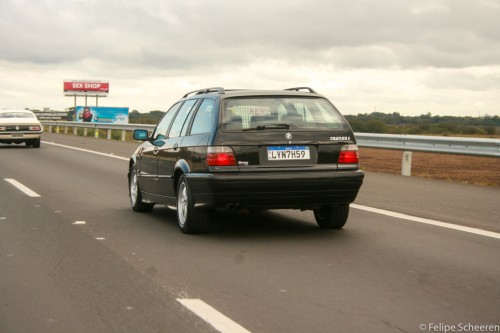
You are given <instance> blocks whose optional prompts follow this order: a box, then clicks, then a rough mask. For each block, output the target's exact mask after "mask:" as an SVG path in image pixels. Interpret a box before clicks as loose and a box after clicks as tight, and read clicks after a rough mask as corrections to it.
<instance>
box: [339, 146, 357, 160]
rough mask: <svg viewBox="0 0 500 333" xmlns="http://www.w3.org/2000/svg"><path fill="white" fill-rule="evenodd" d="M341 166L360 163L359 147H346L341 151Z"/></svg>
mask: <svg viewBox="0 0 500 333" xmlns="http://www.w3.org/2000/svg"><path fill="white" fill-rule="evenodd" d="M338 163H339V164H356V163H359V153H358V146H357V145H345V146H343V147H342V149H341V150H340V155H339V160H338Z"/></svg>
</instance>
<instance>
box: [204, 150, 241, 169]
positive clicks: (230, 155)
mask: <svg viewBox="0 0 500 333" xmlns="http://www.w3.org/2000/svg"><path fill="white" fill-rule="evenodd" d="M207 165H208V166H234V165H236V157H235V156H234V152H233V150H232V149H231V148H230V147H208V148H207Z"/></svg>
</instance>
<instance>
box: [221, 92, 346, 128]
mask: <svg viewBox="0 0 500 333" xmlns="http://www.w3.org/2000/svg"><path fill="white" fill-rule="evenodd" d="M222 107H223V108H222V110H223V112H222V128H223V130H224V131H229V132H243V131H258V130H273V129H286V130H289V131H294V130H296V131H304V130H313V131H316V130H339V129H345V128H347V127H348V125H347V123H346V121H345V120H344V118H343V117H342V116H341V115H340V113H339V112H338V111H337V109H336V108H335V107H334V106H333V105H332V104H331V103H330V102H328V101H327V100H326V99H324V98H317V97H252V98H228V99H226V100H224V103H223V105H222Z"/></svg>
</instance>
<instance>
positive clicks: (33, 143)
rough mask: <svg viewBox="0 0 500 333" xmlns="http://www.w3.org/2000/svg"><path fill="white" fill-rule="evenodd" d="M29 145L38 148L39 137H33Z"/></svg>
mask: <svg viewBox="0 0 500 333" xmlns="http://www.w3.org/2000/svg"><path fill="white" fill-rule="evenodd" d="M30 146H31V147H33V148H40V139H33V140H32V141H31V144H30Z"/></svg>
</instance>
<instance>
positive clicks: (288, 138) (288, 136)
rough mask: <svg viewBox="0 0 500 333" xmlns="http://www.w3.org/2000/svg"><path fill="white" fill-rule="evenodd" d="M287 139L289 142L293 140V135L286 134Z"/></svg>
mask: <svg viewBox="0 0 500 333" xmlns="http://www.w3.org/2000/svg"><path fill="white" fill-rule="evenodd" d="M285 139H287V140H289V141H290V140H292V133H286V134H285Z"/></svg>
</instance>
